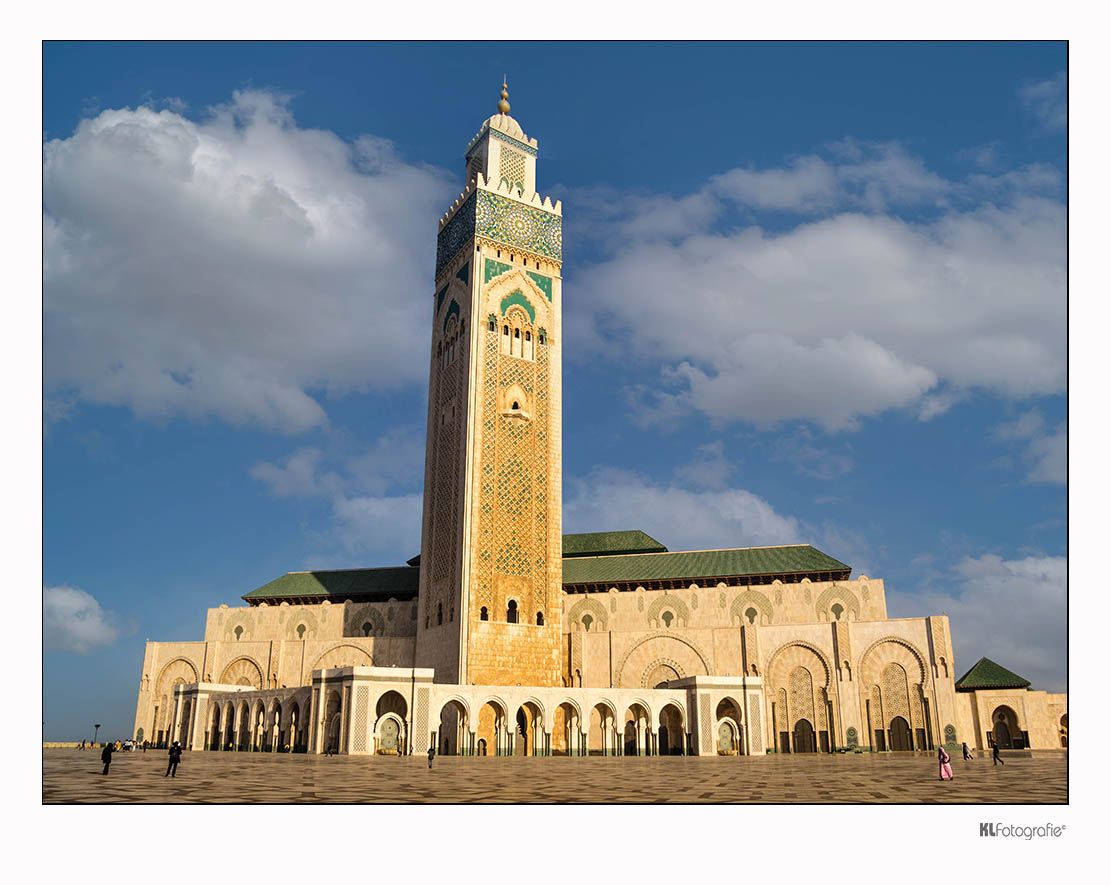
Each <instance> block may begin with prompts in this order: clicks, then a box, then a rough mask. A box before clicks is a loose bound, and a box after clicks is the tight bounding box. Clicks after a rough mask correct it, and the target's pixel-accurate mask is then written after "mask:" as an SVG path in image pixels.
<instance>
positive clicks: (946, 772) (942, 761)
mask: <svg viewBox="0 0 1111 885" xmlns="http://www.w3.org/2000/svg"><path fill="white" fill-rule="evenodd" d="M937 764H938V778H937V779H938V780H939V781H944V780H950V781H951V780H952V779H953V766H951V765H950V764H949V754H948V753H946V752H945V748H944V747H938V748H937Z"/></svg>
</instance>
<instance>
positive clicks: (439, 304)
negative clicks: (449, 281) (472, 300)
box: [436, 286, 447, 313]
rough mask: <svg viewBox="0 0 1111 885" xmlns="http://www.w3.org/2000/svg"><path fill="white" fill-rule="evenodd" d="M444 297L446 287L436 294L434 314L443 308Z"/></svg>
mask: <svg viewBox="0 0 1111 885" xmlns="http://www.w3.org/2000/svg"><path fill="white" fill-rule="evenodd" d="M445 295H447V286H444V288H442V289H441V290H440V291H439V292H437V293H436V313H439V312H440V308H441V307H443V306H444V296H445Z"/></svg>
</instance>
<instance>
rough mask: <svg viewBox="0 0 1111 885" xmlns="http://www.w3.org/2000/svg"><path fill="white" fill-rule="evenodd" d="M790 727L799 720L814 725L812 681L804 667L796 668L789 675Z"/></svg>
mask: <svg viewBox="0 0 1111 885" xmlns="http://www.w3.org/2000/svg"><path fill="white" fill-rule="evenodd" d="M790 684H791V697H790V700H789V701H788V703H789V704H790V707H791V725H792V726H793V725H794V723H796V722H798V720H800V719H806V720H808V721H809V722H810V724H811V725H813V724H814V680H813V679H812V678H811V676H810V671H809V670H807V669H806V668H805V667H796V668H795V669H794V670H793V671H792V673H791V681H790Z"/></svg>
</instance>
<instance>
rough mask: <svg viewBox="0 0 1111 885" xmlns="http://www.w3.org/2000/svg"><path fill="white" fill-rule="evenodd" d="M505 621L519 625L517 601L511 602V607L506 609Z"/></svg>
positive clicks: (512, 600)
mask: <svg viewBox="0 0 1111 885" xmlns="http://www.w3.org/2000/svg"><path fill="white" fill-rule="evenodd" d="M505 619H506V621H508V622H509V623H510V624H516V623H517V600H515V599H511V600H509V605H508V606H507V607H506V610H505Z"/></svg>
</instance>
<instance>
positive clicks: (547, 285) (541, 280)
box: [525, 270, 552, 301]
mask: <svg viewBox="0 0 1111 885" xmlns="http://www.w3.org/2000/svg"><path fill="white" fill-rule="evenodd" d="M525 273H527V274H528V275H529V276H530V277H531V278H532V281H533V282H534V283H536V285H537V286H539V287H540V291H541V292H543V293H544V294H545V295H547V296H548V300H549V301H551V300H552V278H551V277H546V276H544V274H542V273H534V272H533V271H531V270H526V271H525Z"/></svg>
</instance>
